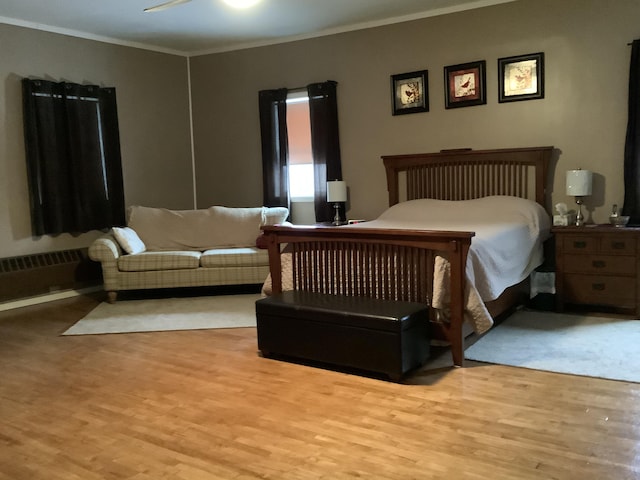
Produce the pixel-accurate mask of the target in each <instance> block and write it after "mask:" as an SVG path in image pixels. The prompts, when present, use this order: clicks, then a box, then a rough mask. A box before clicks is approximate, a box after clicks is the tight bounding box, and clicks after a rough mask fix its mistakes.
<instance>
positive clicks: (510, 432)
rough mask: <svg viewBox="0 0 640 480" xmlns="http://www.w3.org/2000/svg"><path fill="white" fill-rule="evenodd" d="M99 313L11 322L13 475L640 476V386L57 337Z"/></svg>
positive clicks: (169, 336) (3, 363)
mask: <svg viewBox="0 0 640 480" xmlns="http://www.w3.org/2000/svg"><path fill="white" fill-rule="evenodd" d="M95 304H96V301H95V299H91V298H88V297H83V298H78V299H72V300H63V301H59V302H55V303H51V304H45V305H40V306H32V307H25V308H22V309H18V310H12V311H6V312H2V313H0V372H1V379H2V380H1V383H0V421H1V428H0V479H2V480H5V479H7V480H8V479H11V480H22V479H29V480H34V479H47V480H57V479H65V480H69V479H82V480H94V479H135V480H142V479H155V480H157V479H165V478H166V479H178V480H182V479H184V480H209V479H234V480H249V479H258V478H268V479H278V480H306V479H313V480H315V479H327V480H328V479H332V480H333V479H343V478H344V479H349V478H368V479H403V480H404V479H447V480H449V479H453V480H457V479H492V480H498V479H509V480H513V479H580V480H585V479H616V480H619V479H637V478H640V384H632V383H624V382H616V381H607V380H600V379H593V378H584V377H576V376H569V375H559V374H553V373H547V372H538V371H532V370H526V369H518V368H511V367H505V366H496V365H483V364H472V365H470V366H468V367H466V368H463V369H453V368H448V367H447V368H439V369H434V368H432V367H427V368H425V369H423V370H421V371H420V372H418V373H417V374H416V375H414V376H412V377H410V378H409V379H408V380H407V381H406V382H405V383H404V384H394V383H390V382H387V381H384V380H381V379H377V378H372V377H364V376H357V375H352V374H349V373H345V372H339V371H330V370H324V369H320V368H314V367H310V366H305V365H300V364H295V363H287V362H283V361H277V360H270V359H264V358H261V357H260V356H259V355H258V354H257V351H256V336H255V330H254V329H250V328H244V329H229V330H203V331H185V332H157V333H135V334H121V335H98V336H77V337H62V336H60V334H61V333H62V332H63V331H64V330H65V329H66V328H67V327H69V326H70V325H72V324H73V323H74V322H75V321H76V320H78V319H79V318H81V317H82V316H83V315H84V314H85V313H86V312H88V311H89V310H90V309H91V308H92V307H93V306H94V305H95Z"/></svg>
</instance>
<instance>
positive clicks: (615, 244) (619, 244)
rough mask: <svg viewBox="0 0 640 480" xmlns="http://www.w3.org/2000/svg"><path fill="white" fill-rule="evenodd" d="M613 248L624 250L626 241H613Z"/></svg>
mask: <svg viewBox="0 0 640 480" xmlns="http://www.w3.org/2000/svg"><path fill="white" fill-rule="evenodd" d="M611 248H613V249H614V250H624V242H611Z"/></svg>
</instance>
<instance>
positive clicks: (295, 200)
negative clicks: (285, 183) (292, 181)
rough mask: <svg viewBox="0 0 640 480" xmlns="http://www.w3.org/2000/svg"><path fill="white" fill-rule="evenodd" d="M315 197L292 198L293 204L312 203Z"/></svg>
mask: <svg viewBox="0 0 640 480" xmlns="http://www.w3.org/2000/svg"><path fill="white" fill-rule="evenodd" d="M312 202H313V197H292V198H291V203H312Z"/></svg>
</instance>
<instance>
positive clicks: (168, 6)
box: [144, 0, 191, 13]
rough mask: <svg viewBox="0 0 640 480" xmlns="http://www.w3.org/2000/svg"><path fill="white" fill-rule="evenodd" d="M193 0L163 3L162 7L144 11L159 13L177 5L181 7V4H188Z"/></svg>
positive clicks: (158, 6) (157, 6)
mask: <svg viewBox="0 0 640 480" xmlns="http://www.w3.org/2000/svg"><path fill="white" fill-rule="evenodd" d="M190 1H191V0H170V1H168V2H165V3H161V4H160V5H156V6H155V7H149V8H145V9H144V11H145V12H147V13H151V12H159V11H160V10H164V9H166V8H171V7H175V6H176V5H180V4H181V3H187V2H190Z"/></svg>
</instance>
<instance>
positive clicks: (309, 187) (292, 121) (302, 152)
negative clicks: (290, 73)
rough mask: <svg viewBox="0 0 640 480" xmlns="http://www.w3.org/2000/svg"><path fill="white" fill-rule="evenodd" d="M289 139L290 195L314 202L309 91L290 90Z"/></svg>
mask: <svg viewBox="0 0 640 480" xmlns="http://www.w3.org/2000/svg"><path fill="white" fill-rule="evenodd" d="M287 137H288V138H287V139H288V143H289V195H290V198H291V201H292V202H313V196H314V181H313V152H312V150H311V119H310V115H309V97H308V95H307V92H306V91H299V92H291V93H288V94H287Z"/></svg>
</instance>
